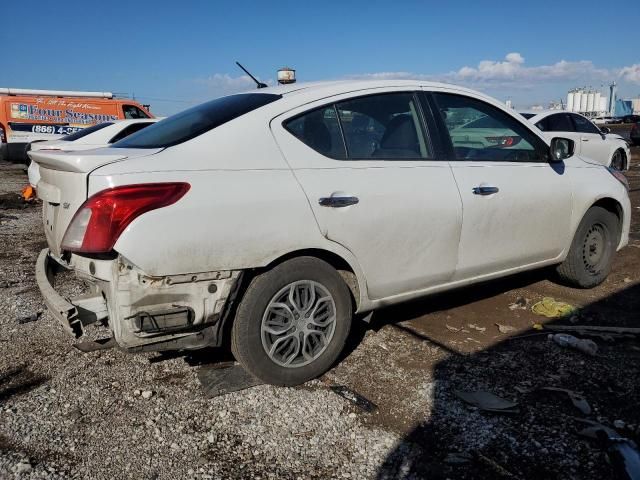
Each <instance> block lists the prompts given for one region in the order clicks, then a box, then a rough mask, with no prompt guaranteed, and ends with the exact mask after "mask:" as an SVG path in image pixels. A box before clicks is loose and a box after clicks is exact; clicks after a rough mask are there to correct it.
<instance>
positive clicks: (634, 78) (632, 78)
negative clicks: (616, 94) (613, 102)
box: [618, 63, 640, 84]
mask: <svg viewBox="0 0 640 480" xmlns="http://www.w3.org/2000/svg"><path fill="white" fill-rule="evenodd" d="M618 75H619V76H620V78H622V79H623V80H626V81H627V82H629V83H637V84H640V63H636V64H633V65H630V66H628V67H623V68H621V69H620V71H619V72H618Z"/></svg>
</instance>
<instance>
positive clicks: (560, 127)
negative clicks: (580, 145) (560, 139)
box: [536, 113, 574, 132]
mask: <svg viewBox="0 0 640 480" xmlns="http://www.w3.org/2000/svg"><path fill="white" fill-rule="evenodd" d="M536 126H537V127H538V128H539V129H540V130H542V131H543V132H573V131H574V129H573V124H572V123H571V119H570V118H569V116H568V115H567V114H566V113H556V114H554V115H549V116H548V117H546V118H543V119H542V120H540V121H539V122H538V123H536Z"/></svg>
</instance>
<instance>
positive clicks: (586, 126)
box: [571, 114, 600, 134]
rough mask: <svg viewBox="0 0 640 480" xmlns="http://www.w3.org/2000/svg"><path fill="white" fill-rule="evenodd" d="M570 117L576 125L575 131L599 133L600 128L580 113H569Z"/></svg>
mask: <svg viewBox="0 0 640 480" xmlns="http://www.w3.org/2000/svg"><path fill="white" fill-rule="evenodd" d="M571 118H572V119H573V123H574V124H575V126H576V132H580V133H597V134H600V129H598V127H596V126H595V125H594V124H593V123H591V122H590V121H589V120H587V119H586V118H584V117H583V116H582V115H575V114H571Z"/></svg>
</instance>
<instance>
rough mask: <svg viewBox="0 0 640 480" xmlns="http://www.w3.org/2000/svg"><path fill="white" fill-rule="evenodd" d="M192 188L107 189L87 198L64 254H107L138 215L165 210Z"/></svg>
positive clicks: (146, 186)
mask: <svg viewBox="0 0 640 480" xmlns="http://www.w3.org/2000/svg"><path fill="white" fill-rule="evenodd" d="M190 188H191V186H190V185H189V184H188V183H181V182H176V183H146V184H139V185H124V186H121V187H114V188H109V189H107V190H102V191H101V192H98V193H96V194H95V195H93V196H92V197H90V198H88V199H87V201H85V202H84V203H83V204H82V206H81V207H80V208H79V209H78V211H77V212H76V214H75V216H74V217H73V219H72V220H71V223H70V224H69V227H68V228H67V231H66V232H65V234H64V238H63V239H62V248H63V250H69V251H72V252H79V253H107V252H110V251H111V250H112V249H113V246H114V245H115V243H116V241H117V240H118V237H119V236H120V234H121V233H122V232H123V231H124V229H125V228H127V226H128V225H129V224H130V223H131V222H132V221H133V220H135V219H136V218H138V217H139V216H140V215H142V214H144V213H146V212H149V211H151V210H156V209H158V208H162V207H167V206H169V205H172V204H174V203H176V202H177V201H178V200H180V199H181V198H182V197H183V196H184V195H185V194H186V193H187V192H188V191H189V189H190Z"/></svg>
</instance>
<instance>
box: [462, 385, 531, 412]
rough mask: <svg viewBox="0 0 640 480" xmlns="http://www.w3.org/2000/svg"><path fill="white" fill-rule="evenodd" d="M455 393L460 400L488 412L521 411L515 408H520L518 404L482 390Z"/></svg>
mask: <svg viewBox="0 0 640 480" xmlns="http://www.w3.org/2000/svg"><path fill="white" fill-rule="evenodd" d="M453 393H454V394H455V395H456V397H458V398H459V399H461V400H463V401H465V402H467V403H468V404H470V405H473V406H475V407H478V408H479V409H481V410H485V411H487V412H497V413H518V411H519V410H518V409H517V408H515V407H517V406H518V404H517V403H515V402H511V401H509V400H505V399H504V398H501V397H498V396H497V395H494V394H493V393H491V392H486V391H482V390H477V391H475V392H470V391H463V390H455V391H454V392H453Z"/></svg>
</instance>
